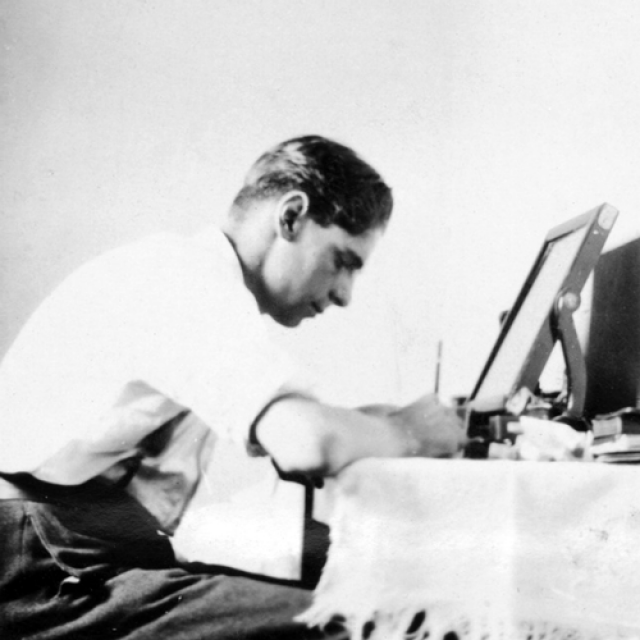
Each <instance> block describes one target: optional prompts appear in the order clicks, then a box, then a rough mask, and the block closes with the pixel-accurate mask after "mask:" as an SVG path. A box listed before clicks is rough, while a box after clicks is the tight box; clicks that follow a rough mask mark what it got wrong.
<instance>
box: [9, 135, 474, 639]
mask: <svg viewBox="0 0 640 640" xmlns="http://www.w3.org/2000/svg"><path fill="white" fill-rule="evenodd" d="M391 207H392V199H391V193H390V190H389V189H388V187H387V186H386V185H385V184H384V182H383V181H382V179H381V178H380V176H379V175H378V174H377V173H376V172H375V171H374V170H373V169H372V168H371V167H370V166H369V165H367V164H366V163H365V162H363V161H362V160H361V159H360V158H358V157H357V156H356V154H355V153H354V152H353V151H352V150H350V149H348V148H346V147H344V146H342V145H339V144H337V143H335V142H332V141H330V140H327V139H324V138H321V137H316V136H308V137H303V138H299V139H295V140H290V141H288V142H285V143H283V144H281V145H279V146H277V147H275V148H274V149H272V150H271V151H269V152H268V153H266V154H265V155H263V156H262V157H261V158H260V159H259V160H258V161H257V162H256V163H255V165H254V166H253V167H252V169H251V170H250V172H249V174H248V176H247V178H246V181H245V184H244V186H243V188H242V189H241V190H240V192H239V194H238V196H237V197H236V199H235V201H234V203H233V205H232V207H231V210H230V212H229V214H228V216H227V219H226V222H225V224H224V227H223V229H222V230H215V229H209V230H207V231H206V232H205V233H204V234H201V235H200V236H199V237H197V238H195V239H184V238H179V237H176V236H172V235H168V234H167V235H161V236H157V237H154V238H151V239H148V240H144V241H142V242H139V243H136V244H134V245H131V246H128V247H124V248H121V249H117V250H115V251H112V252H110V253H108V254H106V255H104V256H102V257H99V258H97V259H96V260H94V261H92V262H90V263H89V264H87V265H85V266H84V267H82V268H81V269H80V270H79V271H78V272H76V273H75V274H73V275H72V276H71V277H70V278H68V279H67V280H66V281H65V282H64V283H63V284H62V285H61V286H60V287H59V288H58V289H57V290H56V291H55V292H54V293H53V294H52V295H51V296H50V297H49V298H48V299H47V300H46V301H45V302H44V303H43V304H42V306H41V307H40V309H39V310H38V311H37V312H36V313H35V314H34V316H33V317H32V318H31V319H30V320H29V322H28V323H27V325H26V326H25V328H24V330H23V331H22V332H21V334H20V335H19V337H18V339H17V340H16V342H15V343H14V345H13V346H12V348H11V349H10V351H9V353H8V354H7V356H6V357H5V359H4V361H3V363H2V367H1V368H0V411H1V412H2V443H3V445H2V449H1V450H0V472H2V478H0V482H1V484H0V631H1V633H0V636H1V637H2V638H3V639H4V638H9V637H16V638H24V639H26V638H38V639H57V638H127V639H131V640H133V639H134V638H154V639H159V638H184V639H190V638H203V637H207V638H216V639H227V638H276V637H277V638H305V637H318V635H319V634H320V631H319V630H317V629H314V630H310V629H306V628H305V627H303V626H302V625H300V624H299V623H296V622H294V620H293V618H294V616H295V615H296V614H297V613H299V612H301V611H302V610H303V609H304V608H305V607H306V606H308V604H309V597H310V596H309V593H308V592H307V591H304V590H302V589H297V588H293V587H291V586H284V585H278V584H273V583H269V582H267V581H260V580H257V579H250V578H248V577H246V576H245V577H243V576H237V575H232V573H233V572H231V571H224V570H222V569H220V570H217V571H213V570H208V571H204V570H203V569H201V570H200V571H194V570H193V569H192V568H191V569H189V568H187V567H184V566H181V565H180V564H179V562H178V561H177V560H176V558H175V554H174V552H173V549H172V547H171V543H170V539H169V537H168V536H170V535H171V534H172V533H173V532H174V531H175V530H176V528H177V526H178V525H179V523H180V520H181V518H182V516H183V514H184V512H185V509H186V508H187V506H188V504H189V501H190V499H191V497H192V496H193V494H194V492H195V490H196V488H197V486H198V483H199V481H200V479H201V477H202V474H203V472H204V470H205V469H206V467H207V464H208V461H209V459H210V457H211V453H212V450H213V448H214V446H215V442H216V440H217V439H220V438H229V439H232V440H235V441H236V442H238V443H240V444H241V445H242V446H243V447H244V448H245V449H246V451H247V453H248V455H268V456H270V458H271V459H272V461H273V463H274V465H275V466H276V467H277V468H278V469H279V470H280V471H281V472H282V473H283V474H290V473H294V474H304V475H306V476H308V477H311V478H315V477H324V476H331V475H335V474H336V473H338V472H339V471H340V470H341V469H343V468H344V467H345V466H346V465H348V464H350V463H351V462H354V461H356V460H358V459H361V458H365V457H370V456H450V455H453V454H455V453H456V452H457V451H458V450H459V449H460V447H461V446H462V443H463V439H464V436H463V433H462V429H461V427H460V425H459V423H458V421H457V420H456V418H455V416H454V415H453V413H452V412H450V411H449V410H447V409H445V408H443V407H441V406H440V405H438V404H437V403H436V402H435V401H434V400H433V399H429V398H427V399H422V400H419V401H417V402H416V403H414V404H412V405H409V406H407V407H404V408H399V409H394V408H386V407H379V408H369V409H367V410H350V409H343V408H339V407H333V406H328V405H326V404H322V403H321V402H319V401H317V400H316V399H314V398H313V397H312V396H310V395H309V393H308V392H307V390H306V388H305V386H304V384H302V383H301V382H300V381H299V380H298V379H297V377H296V374H295V371H294V369H293V368H292V366H291V364H290V362H289V361H288V359H287V358H286V357H285V356H284V355H283V354H282V353H281V352H280V351H279V350H278V349H277V348H275V347H274V345H273V344H271V343H270V342H269V340H268V339H267V337H266V335H265V328H264V326H263V324H262V321H261V318H260V314H268V315H270V316H271V317H272V318H274V319H275V320H276V321H277V322H279V323H281V324H283V325H285V326H289V327H294V326H296V325H298V324H299V323H300V322H301V321H302V320H303V319H305V318H312V317H314V316H316V315H319V314H321V313H322V312H323V311H324V310H325V309H326V308H327V307H329V306H330V305H338V306H346V305H347V304H348V303H349V300H350V297H351V292H352V287H353V282H354V279H355V277H356V275H357V273H358V272H359V271H360V270H361V269H362V268H363V266H364V265H365V263H366V262H367V259H368V257H369V255H370V253H371V251H372V250H373V248H374V246H375V244H376V243H377V241H378V239H379V238H380V236H381V235H382V233H383V232H384V229H385V227H386V225H387V222H388V220H389V216H390V214H391Z"/></svg>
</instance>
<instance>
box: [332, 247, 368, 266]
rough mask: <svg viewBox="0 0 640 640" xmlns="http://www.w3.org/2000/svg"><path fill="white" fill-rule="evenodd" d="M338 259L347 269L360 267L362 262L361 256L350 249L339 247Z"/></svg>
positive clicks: (362, 264)
mask: <svg viewBox="0 0 640 640" xmlns="http://www.w3.org/2000/svg"><path fill="white" fill-rule="evenodd" d="M338 253H339V254H340V259H341V260H342V262H343V263H344V265H345V266H346V267H348V268H349V269H362V267H363V266H364V262H363V260H362V258H361V257H360V256H359V255H358V254H357V253H356V252H355V251H353V250H352V249H339V250H338Z"/></svg>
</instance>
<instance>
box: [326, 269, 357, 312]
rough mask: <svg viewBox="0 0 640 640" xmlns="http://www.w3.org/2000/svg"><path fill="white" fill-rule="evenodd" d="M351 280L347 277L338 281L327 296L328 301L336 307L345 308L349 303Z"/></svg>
mask: <svg viewBox="0 0 640 640" xmlns="http://www.w3.org/2000/svg"><path fill="white" fill-rule="evenodd" d="M352 290H353V278H352V277H350V276H347V277H345V278H342V279H341V280H340V281H338V282H337V283H336V285H335V287H333V289H332V290H331V293H330V294H329V299H330V300H331V302H332V303H333V304H335V305H336V306H338V307H346V306H347V305H348V304H349V303H350V302H351V292H352Z"/></svg>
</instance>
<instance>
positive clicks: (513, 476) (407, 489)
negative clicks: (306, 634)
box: [304, 459, 640, 640]
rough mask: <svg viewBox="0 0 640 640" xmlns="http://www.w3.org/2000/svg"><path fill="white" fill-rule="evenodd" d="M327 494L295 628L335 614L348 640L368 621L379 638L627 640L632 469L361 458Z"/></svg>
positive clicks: (638, 517) (635, 528)
mask: <svg viewBox="0 0 640 640" xmlns="http://www.w3.org/2000/svg"><path fill="white" fill-rule="evenodd" d="M330 489H331V491H332V494H333V504H334V508H333V512H332V514H331V517H330V525H331V531H332V546H331V550H330V554H329V559H328V562H327V565H326V567H325V571H324V573H323V577H322V579H321V582H320V584H319V585H318V588H317V589H316V593H315V604H314V606H313V607H312V609H311V610H310V611H308V612H307V613H306V614H305V617H304V619H305V620H307V621H308V622H312V623H322V622H326V621H328V620H329V619H330V618H331V617H333V616H336V615H338V616H342V617H343V618H345V619H346V621H347V624H348V625H349V627H350V628H351V630H352V633H353V634H354V637H355V638H358V637H359V634H360V633H361V632H362V630H363V629H366V628H367V625H366V623H367V622H369V621H372V622H374V623H375V631H374V635H373V636H372V637H373V638H384V640H392V639H394V638H404V637H411V638H422V637H423V634H424V633H425V632H426V631H430V635H429V637H430V638H431V639H432V640H435V639H436V638H439V637H441V636H442V634H444V633H445V632H446V631H449V630H452V629H454V630H456V631H457V633H458V634H459V635H460V636H461V637H470V638H481V637H485V638H493V637H505V638H506V637H509V638H513V637H523V638H525V637H530V638H545V639H551V638H571V639H572V640H575V639H576V638H619V637H625V638H627V637H633V638H640V467H636V466H619V465H605V464H601V463H587V462H522V461H518V462H515V461H473V460H419V459H411V460H366V461H361V462H358V463H356V464H354V465H352V466H351V467H349V468H348V469H346V470H345V471H344V472H343V473H342V474H341V476H340V477H339V478H338V479H337V480H336V481H335V482H334V483H333V486H332V487H331V488H330ZM421 611H422V612H426V617H425V616H419V617H418V618H417V619H414V616H415V615H416V614H418V613H419V612H421ZM412 620H414V627H416V624H417V623H421V625H420V626H419V629H418V630H417V631H416V633H415V634H414V635H406V633H405V632H406V630H407V628H408V627H409V625H410V624H411V621H412ZM414 631H415V629H414Z"/></svg>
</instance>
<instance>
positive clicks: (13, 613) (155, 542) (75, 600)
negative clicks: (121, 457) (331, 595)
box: [0, 478, 345, 640]
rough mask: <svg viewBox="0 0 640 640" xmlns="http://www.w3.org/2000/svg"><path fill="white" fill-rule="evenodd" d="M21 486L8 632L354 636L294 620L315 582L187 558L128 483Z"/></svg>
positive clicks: (5, 567) (29, 637)
mask: <svg viewBox="0 0 640 640" xmlns="http://www.w3.org/2000/svg"><path fill="white" fill-rule="evenodd" d="M0 480H1V479H0ZM12 481H13V482H14V483H15V481H16V480H15V478H12ZM19 485H20V486H21V487H23V486H24V487H25V491H26V492H27V495H26V496H21V497H20V498H21V499H18V498H16V499H4V500H0V638H2V640H14V639H15V640H18V639H19V640H60V639H62V638H64V639H71V640H75V639H78V640H80V639H85V638H86V639H87V640H88V639H91V640H96V639H105V640H106V639H107V638H108V639H110V640H115V639H125V638H126V639H127V640H142V639H145V640H146V639H149V640H151V639H153V640H162V639H164V638H171V639H172V640H192V639H193V640H195V639H201V638H202V639H204V638H210V639H212V640H232V639H233V640H241V639H255V640H258V639H261V640H262V639H272V638H273V639H276V638H277V639H282V640H285V639H294V638H295V639H302V638H308V639H311V638H325V637H332V638H339V637H345V634H344V633H343V632H342V630H341V629H339V628H336V629H332V630H329V629H328V630H325V631H324V632H320V630H318V629H308V628H306V627H305V626H304V625H301V624H299V623H296V622H294V620H293V618H294V616H296V615H297V614H298V613H300V612H302V611H303V610H304V609H305V608H306V607H308V606H309V605H310V602H311V592H310V591H308V590H304V589H301V588H298V587H296V586H293V585H291V584H285V583H280V582H276V581H267V580H260V579H257V578H256V577H250V576H247V575H241V574H239V573H237V572H232V571H230V570H225V569H222V568H213V567H208V566H204V565H197V566H196V565H190V566H183V565H180V564H179V563H178V562H177V561H176V559H175V557H174V554H173V550H172V547H171V544H170V542H169V540H168V538H166V537H165V536H163V535H161V534H158V532H157V531H156V527H155V525H154V521H153V519H152V518H151V516H150V515H149V514H148V512H146V510H145V509H143V508H142V507H141V506H140V505H139V504H138V503H137V502H136V501H135V500H133V499H132V498H130V497H129V496H128V495H127V494H126V493H125V492H123V491H120V490H117V489H114V488H113V487H104V486H101V485H99V484H98V483H95V482H93V483H88V484H87V485H84V486H82V487H79V488H73V489H62V488H56V487H55V486H53V485H46V486H44V489H43V485H42V484H41V483H40V484H38V483H36V484H35V485H33V484H32V485H30V484H29V481H27V482H26V484H25V485H22V484H20V483H19Z"/></svg>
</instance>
